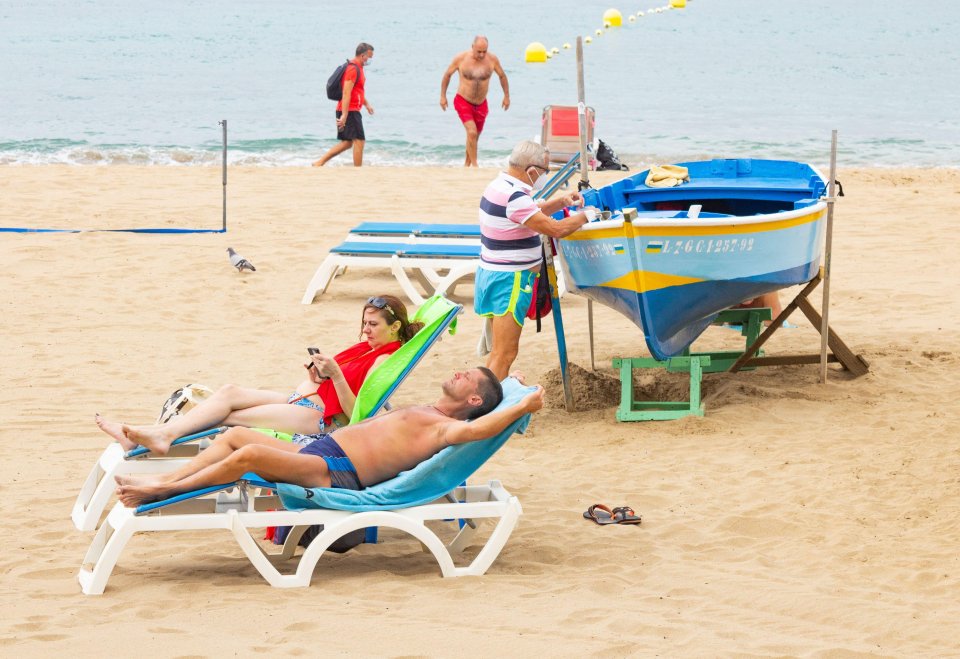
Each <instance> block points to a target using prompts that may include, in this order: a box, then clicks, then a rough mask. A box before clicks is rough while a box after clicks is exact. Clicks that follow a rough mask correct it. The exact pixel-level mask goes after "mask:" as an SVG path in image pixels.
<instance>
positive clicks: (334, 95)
mask: <svg viewBox="0 0 960 659" xmlns="http://www.w3.org/2000/svg"><path fill="white" fill-rule="evenodd" d="M351 64H353V65H354V66H357V64H356V63H355V62H351V61H350V60H347V61H346V62H344V63H343V64H341V65H340V66H338V67H337V69H336V71H334V72H333V75H331V76H330V78H329V79H328V80H327V98H329V99H330V100H331V101H340V100H342V99H343V85H342V84H341V82H342V81H343V74H344V73H346V71H347V67H348V66H350V65H351ZM357 68H358V71H357V76H359V75H360V71H359V67H357Z"/></svg>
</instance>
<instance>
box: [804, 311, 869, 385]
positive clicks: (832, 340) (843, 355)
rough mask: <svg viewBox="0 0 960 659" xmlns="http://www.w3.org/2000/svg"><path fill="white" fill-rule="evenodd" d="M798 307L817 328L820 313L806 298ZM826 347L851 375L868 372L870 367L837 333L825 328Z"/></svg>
mask: <svg viewBox="0 0 960 659" xmlns="http://www.w3.org/2000/svg"><path fill="white" fill-rule="evenodd" d="M799 307H800V311H802V312H803V314H804V315H805V316H806V317H807V319H808V320H809V321H810V322H811V323H813V326H814V327H817V328H819V327H820V324H821V323H822V322H823V319H822V318H821V316H820V313H819V312H818V311H817V310H816V309H815V308H814V307H813V305H812V304H810V301H809V300H807V299H806V298H804V299H802V300H800V305H799ZM827 345H829V346H830V350H831V351H832V352H833V354H834V355H836V356H837V359H838V360H839V361H840V363H841V364H843V365H844V367H845V368H846V369H847V370H848V371H850V372H851V373H853V375H855V376H858V377H859V376H861V375H864V374H866V372H867V371H869V370H870V365H869V364H868V363H867V362H866V361H865V360H864V359H863V358H862V357H860V356H859V355H857V354H856V353H854V352H853V350H851V349H850V348H849V347H848V346H847V344H846V343H844V342H843V340H842V339H841V338H840V337H839V336H837V333H836V332H834V331H833V329H832V328H827Z"/></svg>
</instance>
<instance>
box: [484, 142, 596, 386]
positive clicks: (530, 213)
mask: <svg viewBox="0 0 960 659" xmlns="http://www.w3.org/2000/svg"><path fill="white" fill-rule="evenodd" d="M549 171H550V160H549V153H548V152H547V149H546V148H544V147H543V146H542V145H540V144H537V143H536V142H531V141H529V140H528V141H524V142H520V144H518V145H517V146H516V147H514V149H513V153H511V154H510V160H509V163H508V167H507V170H506V171H505V172H501V173H500V175H499V176H497V178H495V179H494V180H493V182H491V183H490V185H488V186H487V189H486V190H484V192H483V198H482V199H481V200H480V240H481V248H480V266H479V267H478V268H477V280H476V293H475V300H474V309H475V311H476V312H477V314H479V315H480V316H484V317H487V318H491V319H492V329H493V346H492V350H491V352H490V354H489V355H488V356H487V368H489V369H490V370H491V371H493V372H494V373H495V374H496V376H497V377H498V378H501V379H502V378H504V377H506V375H507V373H508V372H509V371H510V366H511V365H512V364H513V362H514V360H515V359H516V358H517V353H518V352H519V349H520V333H521V332H522V331H523V321H524V319H525V318H526V315H527V309H529V307H530V302H531V299H532V296H533V282H534V281H535V280H536V278H537V277H538V276H539V268H540V262H541V259H542V252H541V247H540V245H541V242H540V241H541V238H540V236H541V234H543V235H545V236H550V237H551V238H563V237H564V236H569V235H570V234H571V233H573V232H574V231H576V230H577V229H579V228H580V227H581V226H583V225H584V224H585V223H586V222H588V221H590V220H593V219H595V218H596V215H597V214H596V210H595V209H592V208H587V209H584V210H583V212H580V213H574V214H572V215H570V216H569V217H565V218H563V219H562V220H555V219H553V218H552V217H550V215H552V214H553V213H556V212H557V211H559V210H560V209H562V208H565V207H568V206H573V207H577V206H581V205H582V204H583V197H581V196H580V193H579V192H571V193H568V194H565V195H562V196H560V197H556V198H554V199H550V200H548V201H545V200H540V201H539V202H537V201H534V200H533V196H532V195H533V194H535V193H536V192H537V191H539V190H541V189H542V188H543V186H544V185H545V184H546V182H547V179H549V175H548V174H549Z"/></svg>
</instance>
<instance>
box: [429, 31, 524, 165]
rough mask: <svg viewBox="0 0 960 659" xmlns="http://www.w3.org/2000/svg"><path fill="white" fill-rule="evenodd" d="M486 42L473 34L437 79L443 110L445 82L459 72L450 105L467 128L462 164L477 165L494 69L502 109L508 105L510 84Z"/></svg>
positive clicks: (445, 106) (445, 96)
mask: <svg viewBox="0 0 960 659" xmlns="http://www.w3.org/2000/svg"><path fill="white" fill-rule="evenodd" d="M487 47H488V42H487V38H486V37H484V36H479V35H478V36H476V37H474V39H473V45H472V46H471V47H470V50H465V51H463V52H462V53H458V54H457V55H456V57H454V58H453V61H452V62H450V66H448V67H447V70H446V71H445V72H444V74H443V80H441V81H440V107H441V108H443V110H444V112H446V110H447V85H449V84H450V76H452V75H453V73H454V72H457V73H459V74H460V83H459V85H458V86H457V95H456V96H454V97H453V107H454V109H455V110H456V111H457V115H458V116H459V117H460V121H462V122H463V127H464V129H465V130H466V131H467V154H466V158H465V159H464V162H463V166H464V167H477V166H478V165H477V142H478V141H479V139H480V133H482V132H483V124H484V122H486V120H487V114H488V113H489V112H490V109H489V107H488V106H487V91H488V90H489V89H490V77H491V76H492V75H493V74H494V72H496V74H497V76H498V77H499V78H500V86H501V87H502V88H503V109H504V110H506V109H507V108H509V107H510V87H509V85H508V84H507V74H506V73H504V72H503V67H501V66H500V60H499V59H497V56H496V55H494V54H493V53H491V52H488V50H487Z"/></svg>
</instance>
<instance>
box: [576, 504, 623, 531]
mask: <svg viewBox="0 0 960 659" xmlns="http://www.w3.org/2000/svg"><path fill="white" fill-rule="evenodd" d="M613 513H614V511H613V510H610V509H609V508H607V507H606V506H605V505H603V504H602V503H595V504H593V505H592V506H590V507H589V508H587V509H586V511H584V513H583V518H584V519H589V520H590V521H593V522H596V523H597V524H599V525H600V526H604V525H605V524H617V523H618V522H617V520H616V519H614V514H613Z"/></svg>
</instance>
